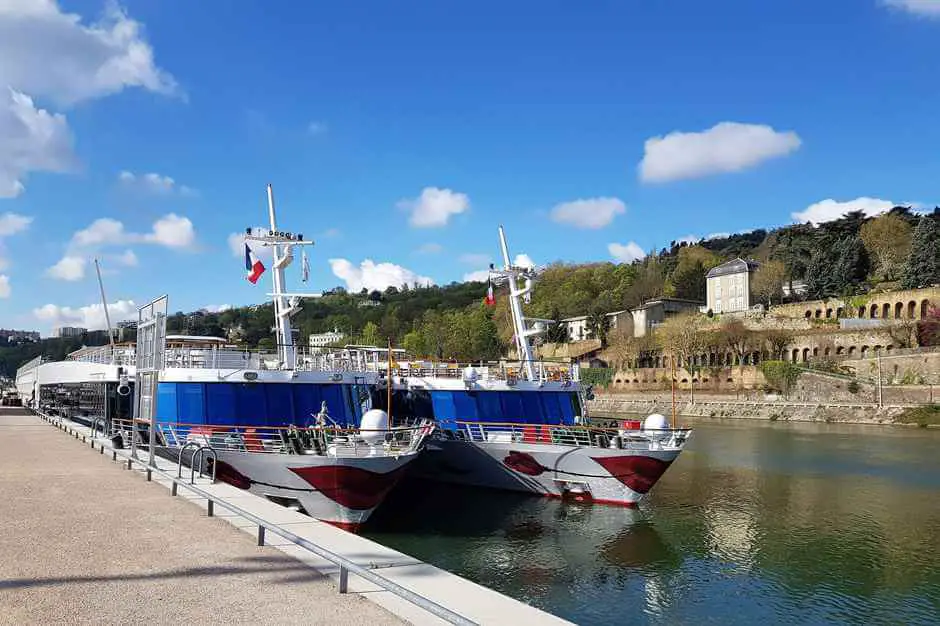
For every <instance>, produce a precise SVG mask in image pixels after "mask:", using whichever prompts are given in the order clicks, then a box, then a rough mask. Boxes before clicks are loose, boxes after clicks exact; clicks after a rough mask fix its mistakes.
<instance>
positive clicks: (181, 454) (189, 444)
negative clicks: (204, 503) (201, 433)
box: [176, 441, 202, 478]
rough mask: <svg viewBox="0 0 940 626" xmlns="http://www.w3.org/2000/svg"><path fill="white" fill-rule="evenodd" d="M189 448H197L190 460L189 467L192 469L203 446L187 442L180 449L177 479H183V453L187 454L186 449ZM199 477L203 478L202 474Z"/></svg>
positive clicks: (196, 442)
mask: <svg viewBox="0 0 940 626" xmlns="http://www.w3.org/2000/svg"><path fill="white" fill-rule="evenodd" d="M189 447H193V448H195V450H193V455H192V456H191V457H190V459H189V465H190V467H192V464H193V459H195V458H196V453H197V452H199V448H200V447H202V444H201V443H199V442H198V441H187V442H186V443H185V444H183V447H182V448H180V454H179V461H178V463H177V465H176V477H177V478H182V477H183V453H184V452H186V449H187V448H189ZM199 476H200V478H201V477H202V474H201V473H200V475H199Z"/></svg>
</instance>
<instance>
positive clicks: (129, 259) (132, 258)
mask: <svg viewBox="0 0 940 626" xmlns="http://www.w3.org/2000/svg"><path fill="white" fill-rule="evenodd" d="M111 258H113V259H114V260H115V261H116V262H117V263H120V264H121V265H124V266H126V267H137V265H139V261H138V259H137V255H136V254H134V251H133V250H125V251H124V252H123V253H122V254H117V255H114V256H113V257H111Z"/></svg>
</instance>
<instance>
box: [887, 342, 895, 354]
mask: <svg viewBox="0 0 940 626" xmlns="http://www.w3.org/2000/svg"><path fill="white" fill-rule="evenodd" d="M892 350H894V345H893V344H890V343H889V344H888V345H887V346H885V352H891V351H892Z"/></svg>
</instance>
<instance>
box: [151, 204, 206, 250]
mask: <svg viewBox="0 0 940 626" xmlns="http://www.w3.org/2000/svg"><path fill="white" fill-rule="evenodd" d="M143 241H146V242H149V243H155V244H158V245H161V246H166V247H167V248H177V249H180V248H191V247H192V246H193V245H194V244H195V243H196V229H195V228H193V223H192V221H190V219H189V218H188V217H182V216H180V215H177V214H176V213H170V214H168V215H164V216H163V217H161V218H160V219H158V220H157V221H156V222H154V223H153V231H152V232H150V233H148V234H146V235H144V237H143Z"/></svg>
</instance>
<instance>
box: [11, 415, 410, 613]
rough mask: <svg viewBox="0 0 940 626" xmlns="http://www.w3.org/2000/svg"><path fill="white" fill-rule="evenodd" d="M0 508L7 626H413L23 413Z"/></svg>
mask: <svg viewBox="0 0 940 626" xmlns="http://www.w3.org/2000/svg"><path fill="white" fill-rule="evenodd" d="M0 501H2V502H3V504H2V506H0V528H2V529H3V532H2V533H0V555H3V556H2V558H0V624H40V623H41V624H65V623H68V624H92V623H96V624H100V623H111V624H116V623H159V624H166V623H171V622H172V623H179V622H181V621H182V622H188V623H199V624H222V623H256V624H274V623H277V624H400V623H404V621H403V620H401V619H400V618H398V617H396V616H394V615H392V614H391V613H390V612H388V611H387V610H385V609H383V608H381V607H379V606H377V605H375V604H373V603H371V602H369V601H368V600H366V599H365V598H363V597H362V596H359V595H356V594H347V595H339V594H337V593H336V588H335V586H334V584H333V582H332V581H331V580H330V579H329V578H328V577H325V576H324V575H322V574H320V573H318V572H316V571H315V570H312V569H310V568H309V567H307V566H306V565H304V564H302V563H300V562H298V561H296V560H295V559H293V558H291V557H289V556H287V555H285V554H283V553H281V552H279V551H278V550H276V549H273V548H267V547H264V548H259V547H257V546H256V545H255V542H254V541H252V540H251V538H250V537H248V536H246V535H245V534H244V533H242V532H239V531H238V530H237V529H235V528H233V527H232V526H231V525H230V524H227V523H225V522H224V521H222V520H220V519H213V518H208V517H205V516H203V515H200V513H199V510H198V509H196V508H195V507H194V506H192V505H191V504H189V503H188V502H187V501H186V500H185V499H182V498H170V497H168V496H167V492H166V490H164V489H161V488H158V487H157V486H156V485H148V484H147V483H146V482H144V481H142V480H141V477H140V476H138V475H135V472H127V471H124V472H122V471H120V466H119V465H117V464H115V463H113V462H112V461H111V457H110V456H102V455H99V454H97V453H96V454H92V453H91V452H90V450H89V448H88V447H87V446H84V447H83V446H81V445H80V444H78V443H77V442H76V441H75V439H70V438H69V437H67V436H65V435H64V434H63V433H62V432H61V431H59V430H56V429H54V428H52V427H50V426H49V425H48V424H46V423H45V422H43V421H41V420H40V419H39V418H38V417H35V416H32V415H27V414H25V413H24V412H22V411H19V410H15V409H3V410H0Z"/></svg>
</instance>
